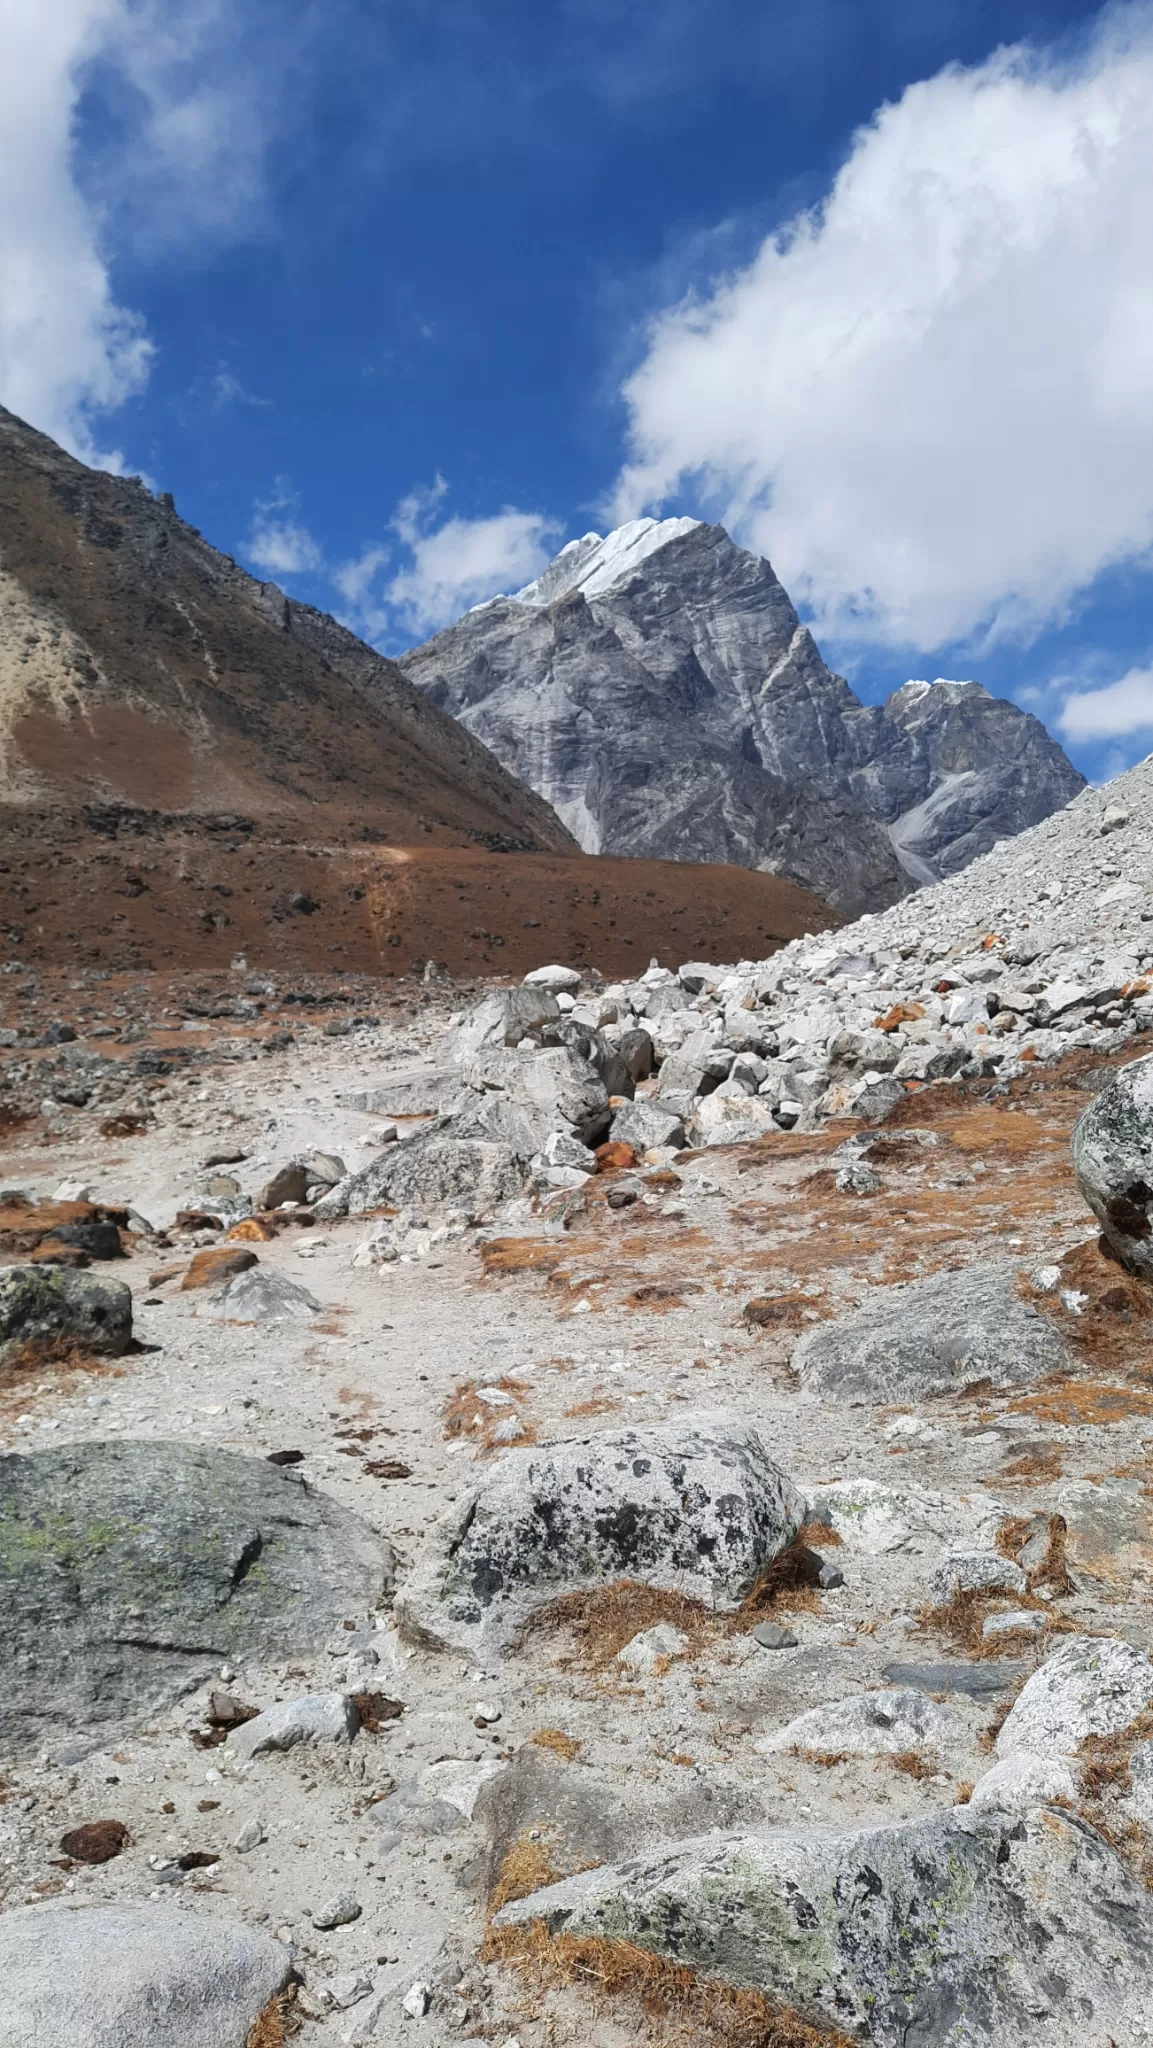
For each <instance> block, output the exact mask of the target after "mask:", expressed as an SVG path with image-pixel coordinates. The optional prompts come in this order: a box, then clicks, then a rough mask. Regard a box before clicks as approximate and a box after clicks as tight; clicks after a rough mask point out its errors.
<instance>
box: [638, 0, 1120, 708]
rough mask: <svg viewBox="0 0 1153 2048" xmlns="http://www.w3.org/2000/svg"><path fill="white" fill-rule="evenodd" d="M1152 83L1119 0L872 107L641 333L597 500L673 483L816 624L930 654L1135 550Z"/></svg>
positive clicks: (1003, 628) (1064, 591)
mask: <svg viewBox="0 0 1153 2048" xmlns="http://www.w3.org/2000/svg"><path fill="white" fill-rule="evenodd" d="M1151 99H1153V8H1150V7H1149V6H1148V5H1140V6H1135V7H1128V8H1125V9H1123V10H1120V11H1113V12H1111V13H1110V14H1108V15H1107V16H1106V17H1105V18H1104V20H1103V22H1102V23H1101V24H1100V25H1099V27H1098V28H1097V30H1096V31H1095V32H1094V34H1093V36H1092V38H1091V39H1089V40H1087V41H1086V42H1085V43H1084V44H1083V45H1082V46H1081V48H1080V49H1079V51H1078V52H1077V53H1076V54H1074V55H1069V54H1068V53H1066V54H1064V55H1059V54H1056V53H1054V52H1038V51H1035V50H1032V49H1028V48H1025V47H1018V48H1014V49H1009V50H1001V51H998V52H997V53H996V54H995V55H993V56H992V57H990V58H989V59H988V61H987V62H985V63H983V64H980V65H977V66H975V67H972V68H968V69H965V68H962V67H961V66H959V65H951V66H949V67H948V68H947V69H946V70H944V71H942V72H940V73H938V74H937V75H936V76H935V77H933V78H930V79H928V80H925V81H923V82H921V83H918V84H915V85H913V86H911V87H910V88H909V89H908V90H907V91H906V92H905V93H904V94H903V95H902V97H901V99H900V100H899V101H898V102H897V103H896V104H894V105H890V106H885V107H883V108H882V109H880V111H879V112H878V113H877V114H876V115H875V117H874V118H873V120H872V121H871V122H870V123H869V124H868V126H867V127H865V128H863V129H862V130H861V131H860V132H859V134H858V135H857V136H856V137H855V139H854V142H853V145H852V148H851V151H850V154H849V157H848V159H847V161H846V163H845V165H844V167H843V169H842V170H841V172H840V174H839V175H838V177H837V178H836V180H835V182H834V184H833V187H832V189H831V191H830V193H829V195H828V197H827V199H826V200H825V201H824V202H823V204H822V205H821V206H819V207H817V208H816V209H814V210H812V211H809V212H806V213H804V214H802V215H800V216H799V217H798V218H796V219H794V220H793V221H792V222H790V223H789V225H788V226H787V227H785V228H784V229H783V230H781V231H779V232H778V233H776V234H774V235H772V236H771V237H770V238H769V239H768V240H767V241H766V242H765V243H764V244H763V246H762V247H761V249H760V251H759V253H758V255H757V256H756V258H755V260H754V261H753V262H752V263H751V264H750V265H748V266H747V267H745V268H743V269H741V270H739V271H737V272H735V273H734V274H732V275H729V276H726V277H724V278H722V279H720V280H718V281H717V282H716V283H715V284H714V285H713V287H712V288H711V289H710V290H708V291H707V292H705V293H703V294H700V293H698V294H697V295H695V296H693V297H691V298H690V299H688V300H686V301H684V302H683V303H681V304H680V305H677V306H675V307H673V308H671V309H669V310H667V311H666V312H665V313H664V314H663V316H661V317H660V318H658V319H657V320H656V322H655V323H654V325H653V327H652V329H651V331H650V333H649V335H648V338H647V349H646V353H645V355H644V358H643V360H642V361H641V362H640V364H639V366H638V367H637V369H636V370H635V372H634V373H633V375H632V376H631V377H630V378H629V380H628V382H627V383H626V385H625V393H624V395H625V398H626V401H627V404H628V407H629V412H630V460H629V462H628V464H627V466H626V468H625V470H624V472H623V474H622V476H621V478H620V482H619V486H618V489H617V493H616V507H615V509H616V512H617V516H618V517H621V518H625V517H634V516H635V515H636V514H637V513H638V512H640V511H642V510H645V509H650V508H656V507H658V506H660V505H662V504H664V503H666V502H667V501H668V500H669V499H670V498H673V497H675V496H681V497H683V495H684V493H685V491H686V489H691V490H692V491H694V492H695V494H696V496H697V499H698V502H699V503H700V504H701V505H702V506H703V507H705V508H707V509H709V510H711V511H712V512H714V513H715V516H717V517H719V518H721V519H722V520H723V521H724V522H725V523H726V524H727V525H729V526H730V527H731V528H732V529H734V530H735V531H736V533H737V534H738V535H739V536H740V537H741V538H742V539H743V540H744V541H745V542H746V543H747V544H748V545H751V546H754V547H756V548H757V549H759V550H760V551H761V552H763V553H765V554H767V555H769V556H770V557H771V558H772V560H773V562H774V564H775V566H776V568H777V569H778V571H779V572H780V574H781V576H782V578H783V580H784V582H785V583H786V585H787V586H788V588H789V589H790V591H791V592H792V593H793V595H794V597H796V598H797V599H798V600H799V601H800V602H802V603H803V604H804V605H805V606H806V608H807V609H808V610H809V612H810V614H811V615H812V616H813V617H814V618H815V620H816V621H817V623H818V624H819V626H820V628H821V629H822V630H823V631H825V632H826V633H829V634H830V635H832V636H834V637H839V638H842V639H860V640H866V639H885V640H889V641H901V642H904V643H907V644H910V645H913V646H917V647H921V648H924V649H926V650H928V649H931V648H935V647H939V646H942V645H944V644H946V643H947V642H949V641H953V640H957V639H960V638H963V637H968V636H972V635H974V634H976V633H978V632H984V633H986V634H992V635H1008V634H1021V635H1028V634H1030V633H1032V632H1035V631H1036V630H1038V629H1039V628H1040V627H1041V626H1042V625H1043V624H1045V623H1047V622H1055V621H1060V620H1061V619H1062V618H1063V617H1065V616H1067V614H1068V612H1069V610H1070V608H1071V607H1072V606H1073V604H1074V603H1075V602H1076V599H1077V596H1078V593H1080V592H1081V591H1083V590H1084V589H1085V588H1086V587H1087V586H1088V585H1089V584H1090V583H1091V582H1092V580H1093V578H1094V577H1095V576H1096V575H1097V574H1098V573H1099V572H1100V571H1101V570H1103V569H1105V568H1106V567H1108V566H1109V565H1111V564H1115V563H1119V562H1124V561H1130V560H1134V559H1141V558H1143V557H1145V556H1146V555H1147V553H1148V551H1149V550H1150V547H1151V545H1153V350H1151V349H1150V346H1149V335H1150V332H1151V331H1153V243H1151V242H1150V236H1149V225H1148V224H1149V218H1150V209H1151V207H1153V121H1151V120H1150V118H1149V106H1150V103H1151ZM1118 687H1120V686H1118Z"/></svg>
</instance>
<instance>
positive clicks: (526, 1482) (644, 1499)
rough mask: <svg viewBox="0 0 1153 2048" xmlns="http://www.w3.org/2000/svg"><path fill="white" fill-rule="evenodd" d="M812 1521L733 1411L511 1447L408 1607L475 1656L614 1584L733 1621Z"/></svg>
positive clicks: (415, 1584) (413, 1590)
mask: <svg viewBox="0 0 1153 2048" xmlns="http://www.w3.org/2000/svg"><path fill="white" fill-rule="evenodd" d="M805 1512H806V1503H805V1500H804V1498H803V1496H802V1495H801V1494H800V1493H799V1492H798V1490H797V1488H796V1487H795V1486H794V1485H793V1483H792V1481H791V1479H789V1477H788V1476H787V1474H786V1473H784V1472H783V1471H782V1470H781V1468H780V1466H779V1465H777V1464H776V1463H775V1462H774V1461H773V1459H772V1458H771V1457H770V1456H769V1453H768V1451H767V1450H766V1449H765V1446H764V1444H763V1443H762V1441H761V1439H760V1437H759V1436H758V1435H757V1433H756V1431H755V1430H753V1429H750V1428H748V1427H747V1426H746V1425H745V1424H743V1423H741V1422H738V1421H737V1420H736V1418H735V1417H733V1416H731V1415H727V1414H723V1413H718V1414H705V1415H699V1416H696V1417H690V1418H687V1419H686V1420H685V1421H683V1422H678V1423H669V1424H664V1425H660V1426H657V1427H654V1428H650V1429H623V1430H610V1431H607V1432H606V1433H605V1434H604V1435H603V1436H598V1437H593V1438H591V1439H585V1440H582V1441H574V1442H569V1443H556V1444H549V1445H548V1446H547V1447H546V1448H541V1449H535V1448H534V1449H532V1450H523V1451H512V1452H509V1453H508V1454H507V1455H506V1456H505V1457H503V1458H502V1459H501V1460H500V1462H499V1463H498V1464H496V1465H494V1466H493V1467H492V1469H491V1471H490V1472H489V1473H488V1474H487V1475H486V1477H485V1478H484V1479H483V1480H482V1481H481V1483H480V1484H479V1485H478V1486H477V1487H476V1488H475V1489H474V1490H473V1491H472V1492H471V1493H470V1494H469V1495H468V1497H467V1499H466V1500H464V1501H463V1502H462V1503H460V1504H459V1505H458V1507H457V1509H456V1511H455V1513H454V1515H453V1518H452V1520H451V1521H450V1522H449V1523H448V1524H446V1525H445V1527H444V1528H443V1529H442V1530H441V1531H440V1533H439V1534H438V1536H437V1537H436V1538H435V1539H434V1542H433V1546H432V1548H431V1550H430V1553H429V1554H428V1556H427V1557H426V1558H425V1559H424V1560H423V1561H422V1563H421V1564H420V1566H419V1567H418V1569H417V1571H416V1573H415V1574H414V1576H413V1578H412V1579H411V1580H410V1581H409V1582H408V1583H407V1584H406V1585H405V1586H404V1588H403V1590H402V1594H401V1596H400V1598H399V1600H398V1605H397V1612H398V1615H399V1616H400V1619H401V1622H402V1625H403V1626H404V1627H405V1628H406V1629H407V1630H408V1631H409V1633H411V1634H412V1635H414V1636H416V1637H418V1638H419V1639H421V1640H424V1641H426V1642H430V1643H432V1644H434V1645H436V1646H438V1647H445V1648H449V1647H451V1648H458V1649H461V1650H464V1651H466V1652H467V1654H469V1655H470V1656H473V1657H477V1656H479V1655H481V1654H483V1653H486V1652H489V1651H492V1652H494V1653H498V1652H499V1651H501V1650H503V1649H504V1648H506V1647H507V1646H508V1645H509V1644H510V1643H512V1642H513V1641H514V1640H515V1638H516V1636H517V1635H518V1633H519V1632H520V1630H521V1629H522V1627H523V1626H524V1624H525V1623H526V1622H527V1621H528V1619H529V1618H530V1616H531V1615H532V1614H533V1613H534V1612H535V1611H536V1610H538V1609H539V1608H542V1607H544V1606H546V1605H547V1604H548V1603H550V1602H551V1601H553V1600H556V1599H557V1598H559V1597H560V1596H561V1595H563V1594H566V1593H573V1592H577V1591H580V1590H582V1589H585V1588H588V1587H597V1586H603V1585H605V1584H611V1583H612V1582H614V1581H616V1580H622V1579H628V1580H633V1581H639V1582H640V1583H642V1584H645V1585H649V1586H657V1587H661V1588H664V1589H665V1590H668V1591H675V1592H679V1593H683V1594H685V1595H687V1596H688V1597H689V1598H690V1599H693V1600H698V1601H700V1602H701V1604H702V1605H703V1606H705V1607H708V1608H713V1609H717V1610H721V1611H724V1612H732V1611H734V1610H735V1609H736V1608H738V1607H739V1606H740V1605H741V1603H742V1601H743V1600H744V1599H745V1598H746V1597H747V1596H748V1594H749V1593H750V1592H751V1591H752V1590H753V1588H754V1587H755V1586H756V1584H757V1582H758V1580H759V1579H760V1578H761V1577H762V1575H763V1573H764V1572H765V1571H766V1569H767V1568H768V1566H769V1565H770V1564H771V1563H772V1562H773V1560H774V1558H776V1557H778V1556H779V1555H780V1553H781V1551H782V1550H784V1549H786V1548H787V1546H788V1545H789V1544H790V1543H791V1542H792V1541H793V1539H794V1538H795V1536H796V1535H797V1534H798V1532H799V1530H800V1528H801V1526H802V1524H803V1522H804V1519H805Z"/></svg>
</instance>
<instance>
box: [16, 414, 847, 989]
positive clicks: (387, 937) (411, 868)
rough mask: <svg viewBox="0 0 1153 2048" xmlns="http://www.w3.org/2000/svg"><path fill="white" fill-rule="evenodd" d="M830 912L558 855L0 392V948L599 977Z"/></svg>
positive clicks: (738, 886) (538, 828) (422, 732)
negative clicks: (542, 969)
mask: <svg viewBox="0 0 1153 2048" xmlns="http://www.w3.org/2000/svg"><path fill="white" fill-rule="evenodd" d="M830 921H833V920H831V919H830V914H829V913H828V912H827V910H826V909H825V908H824V906H823V905H822V904H821V903H820V902H819V901H818V900H817V898H815V897H813V896H810V895H807V894H806V892H805V891H804V890H802V889H800V888H797V887H796V886H795V885H793V884H791V883H787V882H781V881H779V880H778V879H777V878H776V877H774V876H771V875H764V874H758V873H755V872H751V871H749V870H747V869H744V868H727V867H720V866H718V867H708V868H693V867H688V866H684V865H680V864H676V863H672V862H659V861H630V860H592V859H589V858H586V857H585V856H583V855H581V854H580V853H579V851H578V849H577V847H576V842H575V841H574V840H573V839H572V838H570V836H569V834H568V832H567V831H566V830H565V828H564V826H563V825H562V824H561V823H560V820H559V819H558V818H557V817H556V816H555V814H554V812H553V811H551V810H550V809H549V806H548V805H547V804H546V803H545V802H544V801H543V800H542V799H541V798H540V797H538V796H536V795H534V794H533V792H532V791H531V790H529V789H526V788H524V787H523V786H522V785H521V784H520V783H518V782H517V781H516V780H515V779H514V778H513V777H512V776H511V775H510V774H509V773H508V772H507V771H506V770H505V769H503V768H502V767H501V766H500V764H499V762H498V761H497V760H496V759H495V758H494V756H493V755H492V754H490V753H489V752H488V750H487V748H486V747H484V746H482V744H481V743H480V741H479V740H476V739H474V738H473V737H472V735H471V734H470V733H469V732H467V731H466V730H465V728H464V727H463V726H461V725H458V724H457V723H456V721H455V720H454V719H452V718H450V717H449V716H448V715H447V714H446V713H444V712H442V711H440V710H439V709H438V708H437V707H436V706H435V705H434V704H433V703H431V702H430V701H429V699H428V698H427V697H425V696H423V695H421V693H420V692H419V691H417V690H416V689H414V687H413V686H412V685H411V684H410V683H409V682H408V680H407V679H406V677H405V676H404V675H403V674H402V673H401V671H400V669H399V668H398V667H397V666H396V664H395V663H393V662H390V661H387V660H385V659H384V657H383V656H381V655H379V654H376V653H375V652H374V651H373V649H372V648H370V647H366V646H365V645H364V644H363V643H362V642H361V641H359V640H357V639H356V638H355V637H354V636H353V635H352V634H351V633H349V632H347V631H346V630H345V628H344V627H343V626H340V625H339V624H337V622H336V621H335V620H334V619H331V618H328V617H326V616H325V615H324V614H322V613H320V612H317V611H315V610H313V609H312V608H311V607H310V606H306V605H299V604H296V603H294V602H293V601H292V600H291V599H290V598H287V597H285V595H284V593H283V592H282V591H280V590H278V589H277V588H276V586H275V585H274V584H271V583H258V582H256V581H255V579H254V578H253V577H251V576H249V575H247V574H246V573H245V572H244V570H242V569H240V568H238V567H237V565H236V564H235V562H233V561H231V560H230V559H229V558H228V557H227V556H225V555H221V554H219V553H218V552H217V550H216V549H215V548H212V547H210V546H209V545H208V543H207V542H206V541H205V540H203V539H202V537H201V536H200V534H198V533H197V532H196V531H195V529H194V528H193V527H190V526H187V525H186V524H185V523H184V521H183V520H181V519H180V518H178V517H177V514H176V512H175V510H174V508H173V505H172V501H171V499H165V498H161V499H154V498H153V497H152V496H151V494H150V493H149V492H148V490H147V489H146V488H145V486H144V485H143V484H142V483H140V482H139V481H138V480H135V479H125V478H122V477H111V476H107V475H105V474H104V473H103V472H102V471H98V470H91V469H86V468H85V467H84V465H83V464H82V463H79V462H76V461H74V460H73V458H72V457H71V456H69V455H66V454H65V453H64V452H63V450H62V449H60V448H58V447H57V446H56V445H55V443H53V442H52V441H49V440H48V439H47V438H46V437H45V436H44V435H42V434H37V433H35V432H34V431H33V430H32V429H31V428H30V427H27V426H25V425H24V424H23V423H22V422H21V421H20V420H17V419H16V418H14V417H13V415H12V414H11V413H6V412H4V411H3V410H2V409H0V958H3V956H4V955H5V954H7V955H8V956H9V957H19V958H21V959H24V960H28V961H37V962H42V963H43V964H45V965H56V966H64V965H68V964H70V963H72V962H75V961H89V962H100V963H101V964H103V965H105V966H109V967H113V968H115V967H133V966H143V965H154V966H157V967H161V968H163V967H167V968H170V969H173V970H180V969H182V968H184V967H190V968H196V969H201V968H203V969H208V968H212V967H217V968H219V967H227V965H228V963H229V961H230V960H231V959H232V958H233V956H234V955H236V954H237V953H243V954H244V955H245V956H246V958H247V959H248V960H249V963H250V964H251V965H252V966H254V967H256V966H259V965H269V966H272V965H282V966H293V967H296V966H299V967H301V968H313V969H318V968H326V969H329V970H334V969H339V968H344V969H346V970H347V971H349V972H352V971H356V972H360V973H368V974H381V973H384V974H392V975H395V974H405V973H410V972H412V971H413V968H414V966H415V967H416V969H417V971H419V970H420V969H421V968H422V967H423V965H424V963H425V962H426V961H428V960H436V961H440V962H443V963H445V964H446V965H447V966H448V967H449V968H450V969H451V970H452V972H453V973H454V974H462V975H474V974H480V975H484V974H519V973H523V972H524V971H525V969H526V968H528V967H531V966H534V965H539V964H540V962H541V960H542V959H544V958H546V957H552V956H561V957H564V958H571V959H573V960H576V961H578V962H583V963H584V964H586V965H588V966H592V967H599V968H601V969H602V970H603V971H604V972H605V973H606V974H610V975H612V974H618V973H624V972H627V971H629V970H630V969H635V968H636V967H638V965H639V967H642V968H643V967H644V966H645V965H647V962H648V959H649V956H650V954H651V953H653V952H656V953H658V954H660V956H661V957H662V959H666V960H668V959H673V958H675V957H679V958H681V959H683V958H685V957H686V956H688V955H703V956H705V957H709V958H713V959H736V958H738V957H740V956H741V955H746V956H747V955H762V954H764V953H766V952H770V951H772V949H773V947H774V945H775V944H777V943H779V942H780V941H781V940H783V939H786V938H790V937H793V936H795V935H796V934H798V933H800V932H802V931H805V930H813V929H815V928H818V927H820V926H822V925H824V924H826V923H829V922H830Z"/></svg>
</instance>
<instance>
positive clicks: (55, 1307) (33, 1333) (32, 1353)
mask: <svg viewBox="0 0 1153 2048" xmlns="http://www.w3.org/2000/svg"><path fill="white" fill-rule="evenodd" d="M131 1342H132V1289H131V1288H130V1287H126V1286H125V1285H124V1282H123V1280H105V1279H104V1278H103V1277H100V1278H97V1276H96V1275H95V1274H94V1273H77V1272H72V1271H70V1270H69V1269H68V1268H67V1267H63V1266H8V1267H6V1268H4V1269H3V1270H0V1373H2V1372H4V1371H5V1370H18V1369H19V1368H20V1367H21V1365H23V1364H25V1363H27V1364H28V1365H29V1366H32V1365H47V1364H50V1363H51V1361H52V1360H53V1359H56V1358H67V1357H71V1356H76V1355H77V1354H81V1353H84V1352H94V1353H96V1354H97V1355H98V1356H100V1357H102V1358H119V1357H121V1356H122V1354H123V1353H124V1352H125V1351H127V1349H128V1346H129V1345H130V1344H131Z"/></svg>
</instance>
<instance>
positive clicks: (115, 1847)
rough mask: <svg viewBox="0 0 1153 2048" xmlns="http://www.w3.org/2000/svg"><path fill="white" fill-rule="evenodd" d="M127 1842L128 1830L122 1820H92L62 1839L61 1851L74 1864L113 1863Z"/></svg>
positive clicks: (73, 1829)
mask: <svg viewBox="0 0 1153 2048" xmlns="http://www.w3.org/2000/svg"><path fill="white" fill-rule="evenodd" d="M127 1840H128V1829H127V1828H126V1827H125V1825H124V1822H123V1821H122V1820H90V1821H88V1822H87V1823H86V1824H85V1826H84V1827H81V1828H72V1829H71V1830H70V1831H69V1833H68V1834H66V1835H64V1836H63V1837H62V1839H61V1842H60V1851H61V1854H62V1855H64V1856H70V1857H71V1858H72V1861H73V1862H74V1863H111V1861H112V1858H113V1857H114V1856H119V1854H120V1851H121V1850H122V1849H123V1848H124V1846H125V1844H126V1842H127Z"/></svg>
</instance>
